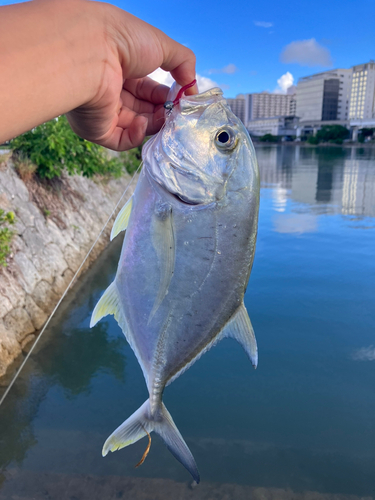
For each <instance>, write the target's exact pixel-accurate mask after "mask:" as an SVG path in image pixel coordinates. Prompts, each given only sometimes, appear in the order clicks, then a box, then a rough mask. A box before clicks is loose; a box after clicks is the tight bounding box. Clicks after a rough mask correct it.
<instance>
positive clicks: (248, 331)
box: [222, 302, 258, 368]
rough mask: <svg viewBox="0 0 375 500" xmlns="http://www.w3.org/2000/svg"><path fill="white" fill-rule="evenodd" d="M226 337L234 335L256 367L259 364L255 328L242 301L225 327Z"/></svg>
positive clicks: (224, 334)
mask: <svg viewBox="0 0 375 500" xmlns="http://www.w3.org/2000/svg"><path fill="white" fill-rule="evenodd" d="M222 333H223V336H224V337H232V338H233V339H236V340H237V342H239V343H240V344H241V345H242V347H243V348H244V349H245V351H246V353H247V355H248V356H249V358H250V361H251V363H252V365H253V367H254V368H256V367H257V366H258V347H257V341H256V338H255V334H254V330H253V327H252V324H251V321H250V318H249V315H248V313H247V311H246V307H245V304H244V303H243V302H242V304H241V306H240V307H239V308H238V309H237V311H236V312H235V313H234V315H233V316H232V317H231V319H230V320H229V321H228V323H227V324H226V325H225V327H224V329H223V332H222Z"/></svg>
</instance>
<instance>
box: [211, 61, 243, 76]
mask: <svg viewBox="0 0 375 500" xmlns="http://www.w3.org/2000/svg"><path fill="white" fill-rule="evenodd" d="M236 71H238V68H237V66H236V65H235V64H232V63H231V64H227V66H224V67H223V68H220V69H216V68H212V69H210V70H209V71H208V72H209V73H210V74H211V73H226V74H227V75H233V73H235V72H236Z"/></svg>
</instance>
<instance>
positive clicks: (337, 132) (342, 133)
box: [316, 125, 349, 144]
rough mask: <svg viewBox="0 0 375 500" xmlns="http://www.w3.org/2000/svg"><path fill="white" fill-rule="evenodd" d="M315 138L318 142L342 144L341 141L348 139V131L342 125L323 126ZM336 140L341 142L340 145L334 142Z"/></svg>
mask: <svg viewBox="0 0 375 500" xmlns="http://www.w3.org/2000/svg"><path fill="white" fill-rule="evenodd" d="M316 137H317V138H318V140H319V141H324V142H329V141H332V142H334V143H335V144H342V141H343V140H344V139H347V138H348V137H349V130H348V129H347V128H346V127H343V126H342V125H324V126H323V127H322V128H321V129H320V130H318V132H317V133H316ZM337 140H341V143H340V142H336V141H337Z"/></svg>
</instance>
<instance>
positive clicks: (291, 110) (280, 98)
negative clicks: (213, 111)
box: [227, 92, 296, 128]
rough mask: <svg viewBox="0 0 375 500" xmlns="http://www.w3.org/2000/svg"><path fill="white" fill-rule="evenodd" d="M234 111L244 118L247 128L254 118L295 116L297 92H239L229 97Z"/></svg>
mask: <svg viewBox="0 0 375 500" xmlns="http://www.w3.org/2000/svg"><path fill="white" fill-rule="evenodd" d="M227 103H228V105H229V106H230V108H231V110H232V111H233V113H234V114H235V115H236V116H238V118H240V120H242V122H243V123H244V124H245V126H246V127H247V128H249V127H248V125H249V123H250V122H252V121H253V120H259V119H261V118H271V117H272V118H273V117H277V116H294V115H295V110H296V100H295V94H294V93H289V94H270V93H268V92H262V93H257V94H245V95H244V94H239V95H238V96H237V97H236V98H235V99H227Z"/></svg>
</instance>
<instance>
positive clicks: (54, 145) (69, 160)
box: [10, 116, 123, 179]
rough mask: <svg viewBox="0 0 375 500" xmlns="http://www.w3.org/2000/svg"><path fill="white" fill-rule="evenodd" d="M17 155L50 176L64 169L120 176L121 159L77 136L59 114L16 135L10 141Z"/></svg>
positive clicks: (86, 173) (81, 172)
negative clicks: (112, 156)
mask: <svg viewBox="0 0 375 500" xmlns="http://www.w3.org/2000/svg"><path fill="white" fill-rule="evenodd" d="M10 147H11V148H12V150H13V152H14V153H15V154H16V155H19V156H20V157H21V158H28V159H29V160H30V161H31V162H32V163H34V164H35V165H36V166H37V170H36V173H37V175H38V176H39V177H41V178H47V179H52V178H53V177H56V176H61V174H62V172H63V171H64V170H65V169H66V171H67V172H68V173H69V174H70V175H73V174H82V175H84V176H85V177H92V176H93V175H95V174H101V175H114V176H120V175H121V173H122V172H123V163H122V162H121V160H120V159H119V158H116V157H114V158H110V157H109V154H108V152H107V151H106V150H105V149H104V148H103V147H101V146H99V145H97V144H93V143H91V142H89V141H86V140H84V139H81V138H80V137H78V136H77V135H76V134H75V133H74V132H73V131H72V129H71V128H70V126H69V124H68V120H67V119H66V118H65V116H60V117H58V118H55V119H54V120H51V121H49V122H47V123H43V124H42V125H39V126H38V127H35V128H33V129H32V130H30V131H29V132H26V133H25V134H23V135H21V136H19V137H16V138H15V139H13V140H12V141H11V143H10Z"/></svg>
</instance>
